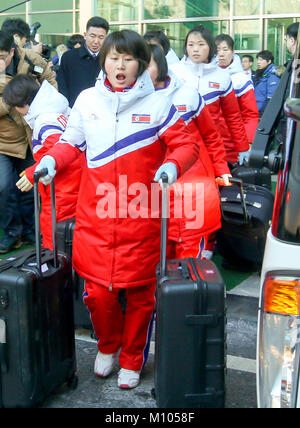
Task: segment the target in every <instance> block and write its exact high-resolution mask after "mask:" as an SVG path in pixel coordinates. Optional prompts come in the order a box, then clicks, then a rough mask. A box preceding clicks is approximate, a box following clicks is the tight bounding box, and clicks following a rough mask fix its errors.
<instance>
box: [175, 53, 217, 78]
mask: <svg viewBox="0 0 300 428" xmlns="http://www.w3.org/2000/svg"><path fill="white" fill-rule="evenodd" d="M180 62H181V63H182V64H184V65H185V66H186V67H187V68H188V69H189V70H190V71H191V72H192V73H194V74H197V75H198V76H203V75H205V74H208V73H210V72H212V71H214V70H217V68H218V65H217V63H216V61H214V59H213V60H212V61H211V62H209V63H204V62H201V63H200V64H197V63H195V62H193V61H192V60H191V59H190V58H189V57H187V56H186V55H185V56H184V57H183V58H182V60H181V61H180Z"/></svg>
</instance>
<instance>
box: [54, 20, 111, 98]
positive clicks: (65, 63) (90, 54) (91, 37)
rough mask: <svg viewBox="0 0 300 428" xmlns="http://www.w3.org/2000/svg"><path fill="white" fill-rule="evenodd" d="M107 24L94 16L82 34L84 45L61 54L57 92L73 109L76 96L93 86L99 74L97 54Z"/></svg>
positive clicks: (106, 30)
mask: <svg viewBox="0 0 300 428" xmlns="http://www.w3.org/2000/svg"><path fill="white" fill-rule="evenodd" d="M108 30H109V24H108V22H107V21H106V20H105V19H103V18H100V17H98V16H95V17H93V18H91V19H90V20H89V21H88V23H87V27H86V33H85V34H84V38H85V43H84V45H82V46H81V47H80V48H78V49H71V50H70V51H68V52H66V53H64V54H63V56H62V58H61V64H60V68H59V70H58V72H57V83H58V90H59V92H60V93H62V94H63V95H64V96H65V97H66V98H67V99H68V101H69V105H70V107H73V105H74V103H75V100H76V98H77V96H78V95H79V94H80V92H81V91H83V90H84V89H88V88H90V87H92V86H94V85H95V83H96V79H97V77H98V75H99V73H100V62H99V53H100V48H101V46H102V44H103V42H104V39H105V37H106V35H107V33H108Z"/></svg>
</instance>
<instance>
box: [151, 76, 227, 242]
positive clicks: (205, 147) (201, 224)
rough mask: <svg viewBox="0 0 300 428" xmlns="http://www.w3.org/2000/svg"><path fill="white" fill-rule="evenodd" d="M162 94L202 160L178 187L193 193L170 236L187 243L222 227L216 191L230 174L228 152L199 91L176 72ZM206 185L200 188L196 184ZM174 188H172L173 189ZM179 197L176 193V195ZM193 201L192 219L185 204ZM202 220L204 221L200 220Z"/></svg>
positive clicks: (171, 226) (172, 221)
mask: <svg viewBox="0 0 300 428" xmlns="http://www.w3.org/2000/svg"><path fill="white" fill-rule="evenodd" d="M157 91H158V92H159V93H160V94H163V95H165V96H168V97H170V99H171V100H172V103H173V104H174V106H175V107H176V109H177V111H178V113H179V114H180V116H181V118H182V119H183V120H184V122H185V124H186V125H187V127H188V129H189V130H190V131H191V132H192V133H193V135H194V137H195V140H196V141H197V143H198V145H199V149H200V152H199V158H198V160H197V162H196V163H194V165H193V166H192V167H191V168H190V169H189V170H188V171H187V172H186V173H185V174H184V175H182V176H181V177H180V178H179V179H178V180H177V183H176V185H175V188H176V189H177V192H178V190H179V188H178V185H180V186H181V187H180V190H183V189H184V185H185V184H189V185H191V188H190V192H191V193H190V194H189V193H187V192H189V190H188V189H187V188H186V190H185V192H184V198H183V199H182V203H183V206H182V212H183V214H188V216H187V215H183V216H182V217H181V218H176V216H174V215H172V214H173V213H171V215H170V220H169V230H168V237H169V239H170V240H173V241H179V242H183V240H184V239H195V237H198V236H204V235H207V234H209V233H211V232H214V231H215V230H217V229H219V228H220V227H221V214H220V198H219V193H218V191H217V188H216V183H215V176H217V175H222V174H229V173H230V171H229V169H228V166H227V162H226V160H225V158H226V153H225V150H224V148H223V144H222V141H221V139H220V136H219V133H218V131H217V130H216V127H215V125H214V123H213V121H212V119H211V116H210V113H209V111H208V107H207V106H206V105H205V102H204V100H203V98H202V96H201V95H200V94H199V93H198V91H197V90H196V89H195V88H192V87H191V86H188V85H185V84H183V83H182V82H181V81H180V80H179V79H178V78H177V77H176V76H175V75H174V74H173V73H172V72H170V73H169V77H168V80H167V82H166V86H165V87H164V88H159V89H157ZM200 183H201V184H202V185H203V186H202V187H201V189H200V188H199V187H198V190H197V189H196V186H195V184H198V185H199V184H200ZM171 189H172V188H171ZM175 194H176V193H175ZM188 198H190V199H191V201H192V202H190V206H191V207H192V206H193V207H194V209H195V211H196V207H198V210H197V212H195V215H194V216H193V217H192V216H191V214H192V213H191V212H189V213H185V212H184V211H185V210H184V203H188ZM170 202H171V209H172V210H174V194H173V192H171V195H170ZM200 217H201V218H200Z"/></svg>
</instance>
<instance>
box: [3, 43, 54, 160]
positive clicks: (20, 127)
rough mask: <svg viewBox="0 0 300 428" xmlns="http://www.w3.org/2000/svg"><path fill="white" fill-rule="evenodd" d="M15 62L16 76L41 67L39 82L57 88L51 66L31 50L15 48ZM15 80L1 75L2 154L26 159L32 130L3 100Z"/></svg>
mask: <svg viewBox="0 0 300 428" xmlns="http://www.w3.org/2000/svg"><path fill="white" fill-rule="evenodd" d="M14 61H15V65H16V74H21V73H22V74H29V73H30V72H31V71H32V69H33V67H34V66H35V65H37V66H39V67H40V71H41V73H40V74H39V75H38V78H37V81H38V82H39V83H42V82H43V81H44V80H48V81H49V82H50V83H51V85H53V86H55V87H57V83H56V81H55V74H54V73H53V71H52V70H51V69H50V66H49V64H47V62H46V61H45V60H44V59H43V58H42V57H41V56H40V55H39V54H37V53H36V52H34V51H33V50H31V49H22V48H19V47H17V46H15V54H14ZM12 78H13V76H9V75H7V74H0V153H1V154H4V155H8V156H13V157H17V158H21V159H25V157H26V153H27V148H28V145H31V130H30V128H29V127H28V126H27V125H26V122H25V121H24V120H23V117H22V116H21V115H20V114H19V113H18V112H17V111H16V110H15V109H14V108H11V107H9V106H8V105H7V104H6V103H5V101H4V100H3V97H2V94H3V92H4V89H5V86H6V85H7V84H8V82H9V81H10V80H11V79H12Z"/></svg>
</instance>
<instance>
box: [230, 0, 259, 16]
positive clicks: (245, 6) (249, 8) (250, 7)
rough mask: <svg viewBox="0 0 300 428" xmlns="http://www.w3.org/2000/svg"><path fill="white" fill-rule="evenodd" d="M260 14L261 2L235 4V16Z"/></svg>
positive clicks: (249, 1)
mask: <svg viewBox="0 0 300 428" xmlns="http://www.w3.org/2000/svg"><path fill="white" fill-rule="evenodd" d="M259 13H260V0H243V1H236V2H235V7H234V13H233V14H234V15H236V16H248V15H249V16H250V15H259Z"/></svg>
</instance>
